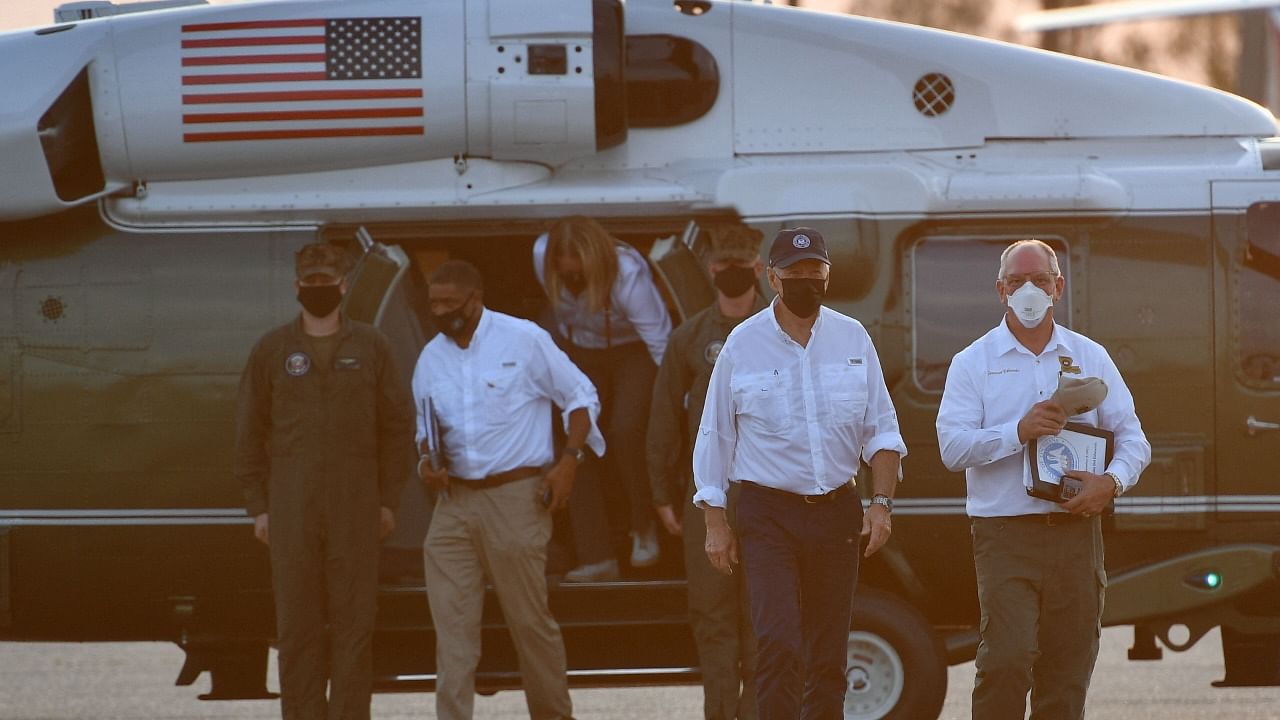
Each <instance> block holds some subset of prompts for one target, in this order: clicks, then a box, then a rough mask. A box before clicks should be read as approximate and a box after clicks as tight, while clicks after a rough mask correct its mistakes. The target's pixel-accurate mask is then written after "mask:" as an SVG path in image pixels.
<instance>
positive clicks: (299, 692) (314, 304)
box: [235, 243, 413, 720]
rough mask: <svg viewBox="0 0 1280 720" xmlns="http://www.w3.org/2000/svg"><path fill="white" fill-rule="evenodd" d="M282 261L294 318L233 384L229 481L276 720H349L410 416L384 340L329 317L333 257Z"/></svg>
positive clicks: (337, 281) (335, 289)
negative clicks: (269, 608) (266, 631)
mask: <svg viewBox="0 0 1280 720" xmlns="http://www.w3.org/2000/svg"><path fill="white" fill-rule="evenodd" d="M294 262H295V271H296V275H297V279H296V280H295V281H294V288H295V290H296V292H297V296H298V302H299V303H301V304H302V312H301V314H300V315H299V316H298V318H297V319H295V320H293V321H292V322H290V323H288V324H287V325H283V326H281V327H278V328H276V329H275V330H272V331H271V332H269V333H267V334H266V335H265V336H263V338H262V339H261V340H259V341H258V344H257V345H256V346H254V348H253V351H252V353H251V354H250V356H249V362H248V365H247V366H246V367H245V369H244V374H243V375H242V376H241V378H240V393H239V398H238V407H237V412H236V442H235V475H236V478H237V479H238V480H239V481H240V486H241V488H242V489H243V491H244V497H245V504H246V507H247V509H248V512H249V515H250V516H251V517H253V519H254V534H255V535H256V536H257V538H258V539H259V540H261V541H262V542H263V543H266V544H267V545H269V547H270V554H271V578H272V589H273V590H274V593H275V606H276V640H277V643H278V647H279V650H280V658H279V663H280V706H281V711H282V714H283V716H284V718H285V720H292V719H294V718H297V719H298V720H312V719H314V718H329V719H330V720H336V719H339V718H340V719H342V720H359V719H362V718H368V717H369V702H370V693H371V692H372V685H373V680H372V678H373V655H372V649H371V644H372V640H373V627H374V619H375V615H376V613H377V591H378V545H379V541H380V540H381V539H382V538H385V537H386V536H387V535H388V534H389V533H390V532H391V531H392V530H393V529H394V527H395V511H396V506H397V505H398V503H399V498H400V489H401V486H402V485H403V483H404V481H405V479H407V478H408V477H409V474H410V473H411V472H412V467H413V463H412V459H413V455H412V453H411V448H412V443H413V407H412V405H411V404H410V396H409V387H408V385H407V384H406V382H405V380H404V377H403V376H402V375H401V373H400V372H399V370H398V369H397V367H396V366H395V362H394V361H393V358H392V354H391V348H390V345H389V344H388V342H387V339H386V338H385V337H384V336H383V334H382V333H381V332H379V331H378V330H377V329H376V328H374V327H372V326H369V325H366V324H364V323H359V322H355V321H352V320H351V319H349V318H347V317H346V316H345V315H344V314H343V313H342V312H341V311H340V310H339V309H338V306H339V304H340V303H341V301H342V296H343V294H345V293H346V289H347V284H346V279H345V276H346V273H347V271H348V269H349V267H348V261H347V257H346V255H345V254H344V253H343V251H342V250H341V249H340V248H338V247H336V246H334V245H328V244H324V243H315V244H311V245H307V246H305V247H303V248H302V249H301V250H300V251H298V253H297V255H296V257H295V260H294ZM326 687H327V689H328V696H327V697H326V694H325V691H326Z"/></svg>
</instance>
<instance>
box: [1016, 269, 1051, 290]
mask: <svg viewBox="0 0 1280 720" xmlns="http://www.w3.org/2000/svg"><path fill="white" fill-rule="evenodd" d="M1058 277H1059V276H1057V275H1054V274H1053V273H1047V272H1041V273H1031V274H1029V275H1005V276H1004V278H1003V280H1004V284H1005V286H1006V287H1011V288H1020V287H1022V286H1023V285H1024V284H1026V282H1027V281H1031V283H1032V284H1033V285H1035V286H1036V287H1038V288H1040V289H1041V290H1052V289H1053V285H1054V283H1055V282H1057V280H1058Z"/></svg>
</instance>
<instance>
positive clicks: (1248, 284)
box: [1234, 203, 1280, 385]
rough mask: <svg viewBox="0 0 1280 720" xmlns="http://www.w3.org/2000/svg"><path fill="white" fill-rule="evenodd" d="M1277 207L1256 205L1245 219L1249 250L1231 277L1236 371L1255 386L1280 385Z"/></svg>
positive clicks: (1279, 212)
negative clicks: (1237, 353)
mask: <svg viewBox="0 0 1280 720" xmlns="http://www.w3.org/2000/svg"><path fill="white" fill-rule="evenodd" d="M1278 222H1280V204H1277V203H1255V204H1254V205H1253V206H1251V207H1250V208H1249V212H1248V215H1247V226H1248V240H1249V242H1248V246H1247V248H1246V249H1245V251H1244V257H1243V259H1242V262H1241V263H1240V267H1239V268H1238V269H1237V272H1236V273H1235V293H1234V294H1235V307H1234V310H1235V312H1234V314H1235V317H1236V323H1235V325H1236V342H1237V346H1236V347H1237V350H1238V352H1239V358H1240V371H1241V372H1242V373H1243V375H1244V377H1245V379H1246V380H1248V381H1250V382H1251V383H1254V384H1264V385H1278V384H1280V324H1278V323H1276V311H1275V309H1276V308H1277V307H1280V230H1277V227H1278V225H1277V223H1278Z"/></svg>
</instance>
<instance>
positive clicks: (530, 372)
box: [413, 260, 605, 720]
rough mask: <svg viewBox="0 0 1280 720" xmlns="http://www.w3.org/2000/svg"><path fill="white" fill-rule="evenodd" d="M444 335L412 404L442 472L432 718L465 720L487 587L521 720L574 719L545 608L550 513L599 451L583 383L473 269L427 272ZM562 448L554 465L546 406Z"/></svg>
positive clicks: (431, 593) (430, 570)
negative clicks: (512, 651) (510, 652)
mask: <svg viewBox="0 0 1280 720" xmlns="http://www.w3.org/2000/svg"><path fill="white" fill-rule="evenodd" d="M428 300H429V302H430V309H431V315H432V318H433V319H434V320H435V325H436V327H437V328H439V329H440V333H439V334H438V335H436V337H435V338H433V339H432V340H431V342H429V343H427V346H426V347H425V348H423V350H422V355H421V356H420V357H419V358H418V366H417V368H416V369H415V370H414V373H413V396H414V399H415V400H416V402H417V403H418V407H419V408H421V409H425V411H426V412H429V413H433V416H432V417H427V416H425V415H423V414H422V411H421V410H420V412H419V426H418V439H419V442H420V443H421V441H422V439H423V438H424V437H426V435H427V433H428V432H429V430H430V425H431V424H432V423H435V424H436V426H437V428H438V430H439V436H440V439H441V441H442V442H441V445H442V446H443V452H444V460H445V465H444V467H443V468H441V469H439V470H436V469H433V468H432V467H431V462H430V457H428V456H424V457H423V458H422V460H421V461H420V462H419V463H418V474H419V476H420V477H422V479H423V481H424V482H425V483H426V484H427V487H428V489H430V490H434V491H435V492H436V494H437V495H436V497H437V500H436V504H435V509H434V511H433V513H432V516H431V526H430V528H429V529H428V530H427V539H426V542H425V544H424V557H425V565H426V583H427V600H428V602H429V603H430V606H431V617H432V622H433V624H434V626H435V630H436V672H437V674H438V675H437V680H436V717H438V718H441V720H469V718H471V716H472V710H473V703H474V699H475V674H476V666H477V664H478V663H479V661H480V620H481V610H482V608H483V606H484V593H485V580H486V578H487V579H488V582H489V583H491V584H492V585H493V588H494V591H495V592H496V593H497V595H498V602H499V603H500V604H501V606H502V614H503V616H504V617H505V618H506V624H507V628H508V630H509V631H510V632H511V639H512V641H513V642H514V644H515V648H516V654H517V657H518V659H519V665H520V677H521V679H522V681H523V683H524V692H525V698H526V701H527V703H528V707H529V716H530V717H531V718H533V719H534V720H554V719H557V718H569V717H570V716H571V715H572V710H573V706H572V704H571V702H570V699H569V685H568V676H567V669H566V660H565V652H564V641H563V639H562V638H561V635H560V626H559V625H558V624H557V623H556V621H555V618H554V617H552V615H551V610H550V609H549V607H548V605H547V580H546V575H545V570H546V564H547V541H548V540H549V539H550V538H551V513H552V512H554V511H556V510H559V509H560V508H562V507H564V506H565V505H566V504H568V502H569V497H570V494H571V493H572V491H573V484H574V478H575V476H576V474H577V469H578V464H579V463H580V462H582V459H583V458H584V457H585V452H586V448H588V447H589V448H590V449H591V450H592V451H594V452H595V453H596V454H597V455H601V454H603V453H604V450H605V447H604V438H603V437H602V436H601V435H600V431H599V430H597V429H596V424H595V422H596V416H597V415H598V414H599V407H600V406H599V401H598V400H597V398H596V391H595V388H593V387H592V386H591V381H590V380H588V379H587V377H586V375H584V374H582V372H581V371H580V370H578V368H577V367H575V366H574V364H573V363H572V362H571V361H570V360H569V358H568V357H567V356H566V355H565V354H564V352H562V351H561V350H560V349H559V348H558V347H556V344H555V341H554V340H552V338H551V335H550V334H548V333H547V332H546V331H545V330H543V329H542V328H540V327H538V326H537V325H535V324H533V323H531V322H529V321H527V320H521V319H519V318H515V317H512V316H510V315H504V314H502V313H499V312H494V311H493V310H489V309H487V308H486V307H484V287H483V282H482V279H481V276H480V272H479V271H478V270H477V269H476V268H475V266H473V265H471V264H470V263H467V262H465V261H461V260H450V261H447V262H445V263H443V264H441V265H440V267H439V268H437V269H436V270H435V271H434V272H433V273H432V275H431V280H430V285H429V288H428ZM553 404H554V405H555V406H556V407H559V408H561V409H562V411H563V413H564V415H563V422H564V425H565V431H566V434H567V436H568V439H567V441H566V447H565V450H564V452H563V454H561V455H560V456H559V457H556V456H555V455H554V450H553V445H552V434H551V408H552V405H553Z"/></svg>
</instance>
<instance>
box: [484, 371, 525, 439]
mask: <svg viewBox="0 0 1280 720" xmlns="http://www.w3.org/2000/svg"><path fill="white" fill-rule="evenodd" d="M524 380H525V374H524V369H523V368H522V367H520V366H519V365H518V364H513V365H504V366H502V367H498V368H494V369H491V370H486V371H485V372H483V373H482V374H481V375H480V403H481V408H480V413H479V415H480V417H482V418H484V421H485V422H486V423H488V424H489V425H507V424H509V423H510V422H511V421H512V419H514V418H516V417H517V413H518V412H519V410H520V408H521V407H522V406H523V405H524V404H525V402H526V401H527V400H528V395H529V392H528V389H527V387H526V383H525V381H524Z"/></svg>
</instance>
